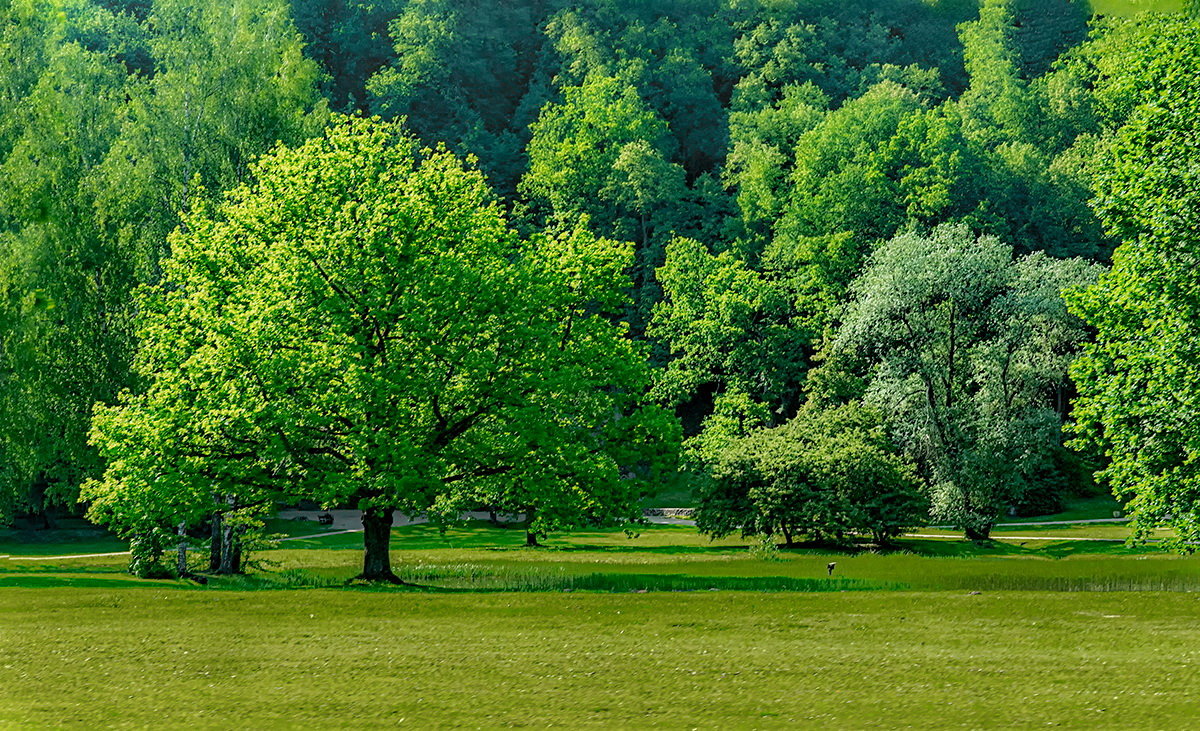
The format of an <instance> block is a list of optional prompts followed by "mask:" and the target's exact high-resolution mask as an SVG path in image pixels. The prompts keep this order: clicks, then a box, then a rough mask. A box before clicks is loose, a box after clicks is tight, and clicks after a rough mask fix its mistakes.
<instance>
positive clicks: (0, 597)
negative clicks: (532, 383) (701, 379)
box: [0, 588, 1200, 728]
mask: <svg viewBox="0 0 1200 731" xmlns="http://www.w3.org/2000/svg"><path fill="white" fill-rule="evenodd" d="M1198 614H1200V596H1198V595H1194V594H1187V593H1161V594H1135V593H1090V594H1089V593H1050V592H997V593H992V592H984V593H982V594H978V595H972V594H968V593H965V592H925V593H913V592H847V593H837V592H835V593H822V594H803V593H802V594H795V593H744V592H692V593H685V594H670V593H649V594H629V593H624V594H603V593H568V594H564V593H544V594H510V593H504V594H486V593H485V594H478V593H471V594H427V593H412V592H400V593H379V592H365V591H353V590H351V591H328V590H314V591H297V592H287V593H283V594H281V593H279V592H231V591H221V592H214V591H164V590H161V589H159V588H138V589H66V588H57V589H6V590H4V591H2V592H0V628H2V630H0V632H2V633H3V642H0V726H18V727H44V726H49V725H55V726H59V725H66V726H75V727H91V728H94V727H100V726H125V727H138V726H148V725H149V726H155V727H171V726H189V727H228V726H236V727H242V728H248V727H276V726H292V727H294V726H298V725H305V724H310V725H313V726H317V727H367V726H374V725H378V724H384V723H386V724H389V725H391V724H398V723H401V722H403V723H404V724H405V725H412V726H416V727H422V726H432V725H456V726H468V727H479V726H483V727H495V726H506V725H522V726H548V725H561V726H567V727H582V726H592V727H624V728H630V727H637V726H669V727H680V728H682V727H696V726H699V727H710V728H713V727H734V728H751V727H775V728H779V727H790V726H797V725H806V726H810V727H825V728H833V727H842V728H868V727H919V728H946V727H976V728H981V727H988V728H996V727H1021V728H1029V727H1033V726H1043V725H1056V726H1064V727H1069V728H1172V727H1174V728H1181V727H1184V726H1186V725H1189V724H1191V723H1193V722H1194V720H1195V712H1196V700H1195V688H1196V687H1197V682H1198V681H1200V673H1198V672H1197V669H1198V668H1200V625H1198V624H1197V623H1196V621H1195V619H1196V617H1197V616H1198Z"/></svg>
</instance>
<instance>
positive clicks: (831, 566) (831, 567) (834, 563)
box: [825, 561, 837, 576]
mask: <svg viewBox="0 0 1200 731" xmlns="http://www.w3.org/2000/svg"><path fill="white" fill-rule="evenodd" d="M836 568H837V561H832V562H830V564H829V565H828V566H826V567H825V570H826V571H828V572H829V575H830V576H833V570H834V569H836Z"/></svg>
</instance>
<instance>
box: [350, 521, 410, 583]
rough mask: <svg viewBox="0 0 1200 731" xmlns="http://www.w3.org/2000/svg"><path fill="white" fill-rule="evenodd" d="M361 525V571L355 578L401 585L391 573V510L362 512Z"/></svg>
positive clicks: (398, 579)
mask: <svg viewBox="0 0 1200 731" xmlns="http://www.w3.org/2000/svg"><path fill="white" fill-rule="evenodd" d="M362 523H363V570H362V573H361V574H359V575H358V577H357V578H359V579H362V580H363V581H386V582H388V583H392V584H402V583H404V582H402V581H401V580H400V578H399V577H398V576H396V575H395V574H394V573H392V556H391V553H390V550H391V543H392V510H391V509H384V508H371V509H370V510H364V511H363V514H362Z"/></svg>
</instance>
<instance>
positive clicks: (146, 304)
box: [86, 119, 671, 581]
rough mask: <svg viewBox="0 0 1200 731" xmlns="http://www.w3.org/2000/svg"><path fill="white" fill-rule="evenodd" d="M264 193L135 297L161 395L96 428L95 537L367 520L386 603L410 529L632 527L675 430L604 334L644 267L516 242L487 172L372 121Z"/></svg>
mask: <svg viewBox="0 0 1200 731" xmlns="http://www.w3.org/2000/svg"><path fill="white" fill-rule="evenodd" d="M253 179H254V182H253V183H252V184H250V185H249V186H247V187H244V188H241V189H239V190H238V191H237V192H236V193H234V194H233V195H232V196H231V197H229V199H228V200H227V201H226V202H225V203H223V204H221V205H220V206H218V207H216V208H211V209H210V208H207V207H206V208H202V209H201V210H198V211H196V212H194V213H192V214H190V215H187V216H185V218H184V225H183V226H182V227H181V228H180V230H179V231H178V232H176V234H175V235H174V237H173V239H172V244H173V251H174V253H173V255H172V257H171V258H169V259H168V260H166V262H165V265H164V281H163V283H162V284H161V285H160V286H155V287H149V288H146V289H144V290H143V291H142V293H141V295H140V298H139V302H140V305H141V309H142V313H143V314H142V316H141V320H140V328H139V332H140V337H141V342H142V346H141V348H140V350H139V352H138V359H137V370H138V372H139V373H140V374H141V375H142V376H143V377H144V378H145V379H146V383H147V386H146V388H145V389H144V390H142V391H140V392H138V393H136V394H129V395H127V396H126V397H125V398H124V399H123V401H122V403H121V404H120V405H118V406H116V407H113V408H102V409H100V410H99V412H98V414H97V418H96V423H95V441H96V443H97V444H98V445H99V446H100V447H101V449H102V451H103V452H104V454H105V455H106V456H107V457H108V459H109V469H108V471H107V473H106V474H105V476H104V479H103V480H100V481H97V482H94V483H91V484H89V485H88V487H87V490H86V494H87V497H89V498H90V499H91V500H92V501H93V504H92V509H91V514H92V515H93V516H94V517H96V518H99V519H102V520H105V521H107V522H109V523H111V524H114V525H116V526H118V527H119V528H121V529H123V530H125V531H133V530H137V529H138V528H139V527H141V526H139V524H140V523H144V522H145V521H146V520H150V521H151V522H158V523H162V522H164V521H169V524H170V525H174V524H175V522H181V521H182V522H186V521H188V520H195V519H197V518H198V517H199V516H201V515H203V514H204V513H205V512H206V511H207V510H210V509H211V508H212V504H213V503H214V501H219V500H221V499H223V498H225V497H228V496H232V497H234V498H236V499H237V500H238V501H239V503H240V504H253V503H255V502H258V501H261V500H263V499H266V498H267V497H270V496H282V495H287V496H291V497H308V498H312V499H316V500H318V501H320V502H321V503H323V504H326V505H334V504H351V505H354V506H355V507H358V508H360V509H361V510H362V511H363V527H364V529H365V536H364V546H365V551H364V559H363V571H362V578H364V579H367V580H393V581H394V580H396V577H395V575H394V573H393V572H392V569H391V564H390V558H389V552H388V546H389V535H390V528H391V525H392V517H393V512H394V511H395V510H401V511H403V512H405V513H406V514H410V515H413V514H421V513H430V512H433V513H453V512H456V511H457V510H458V509H459V508H461V506H462V503H463V500H464V499H466V498H468V497H477V496H487V497H493V498H497V499H494V500H492V501H491V502H493V503H499V504H501V505H503V506H504V507H509V506H512V507H520V508H521V509H523V510H526V511H527V512H529V513H530V514H531V515H532V516H533V520H532V524H531V526H530V529H531V532H532V533H534V534H536V533H538V532H542V531H545V530H548V529H550V528H553V527H559V526H562V525H570V524H573V523H577V522H579V521H581V520H605V519H607V520H628V519H631V518H633V517H634V514H633V507H632V506H633V503H634V501H635V500H636V498H637V497H638V496H639V495H640V490H641V485H642V484H643V482H642V480H643V479H647V478H651V477H652V476H653V470H654V468H655V467H656V466H658V465H661V463H662V460H661V458H659V457H657V456H656V455H661V454H663V453H667V454H669V453H670V450H669V449H667V448H666V447H667V446H668V445H669V441H670V439H669V437H670V436H671V428H670V423H671V422H670V419H669V418H667V416H666V415H665V414H663V412H661V411H659V410H658V409H656V408H654V407H650V406H644V405H642V403H641V399H642V396H643V394H644V393H645V391H646V388H647V377H648V373H647V370H646V366H645V362H644V360H645V359H644V355H643V354H641V353H640V351H639V349H638V348H637V347H636V346H635V345H634V344H633V342H632V341H631V340H630V339H629V338H628V337H627V334H626V331H625V328H624V326H623V325H618V324H614V323H613V322H612V318H611V316H607V315H608V313H610V312H611V311H612V310H613V309H614V308H617V307H619V306H620V303H621V294H622V293H623V292H624V290H625V288H626V287H627V286H628V284H627V281H626V280H625V277H624V275H623V271H624V269H625V268H626V267H627V266H628V264H629V261H630V257H631V255H632V252H631V250H630V247H629V246H624V245H617V244H614V243H611V242H604V241H597V240H596V239H594V237H592V236H590V235H589V234H587V233H586V232H585V231H583V230H579V229H576V230H572V231H570V232H568V233H564V234H562V235H561V236H558V237H552V238H537V239H534V240H532V241H528V242H525V241H521V240H520V239H519V238H518V237H517V236H516V235H515V234H514V233H513V232H512V231H511V230H510V228H509V227H508V225H507V223H506V221H505V219H504V218H503V216H502V214H501V212H500V207H499V204H498V202H497V200H496V199H495V198H494V196H493V195H492V193H491V192H490V190H489V189H488V187H487V185H486V183H485V182H484V179H483V176H482V175H481V174H480V173H479V172H478V171H476V170H474V169H471V168H468V167H465V166H464V165H463V163H462V162H461V161H460V160H458V159H457V158H456V157H454V156H453V155H451V154H450V153H448V152H445V151H433V152H430V151H428V150H425V151H422V150H419V149H418V147H417V143H416V142H415V141H413V139H412V138H410V137H409V136H407V135H406V134H405V133H404V132H403V131H402V129H401V128H400V127H399V126H397V125H393V124H388V123H381V122H378V121H373V120H354V119H350V120H346V121H343V122H340V123H339V124H337V125H335V126H334V127H333V128H332V129H331V130H330V131H329V132H328V133H327V135H326V136H325V137H323V138H320V139H316V140H313V141H311V142H309V143H307V144H305V145H303V146H301V147H299V148H296V149H289V148H286V147H285V148H281V149H279V150H277V151H276V152H274V153H272V154H271V155H269V156H267V157H265V158H264V159H263V160H262V161H260V162H259V163H257V164H256V165H255V166H254V168H253ZM664 438H666V440H665V441H666V443H664ZM667 466H669V465H667ZM639 478H641V479H639Z"/></svg>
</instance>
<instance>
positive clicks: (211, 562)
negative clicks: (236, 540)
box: [208, 513, 224, 573]
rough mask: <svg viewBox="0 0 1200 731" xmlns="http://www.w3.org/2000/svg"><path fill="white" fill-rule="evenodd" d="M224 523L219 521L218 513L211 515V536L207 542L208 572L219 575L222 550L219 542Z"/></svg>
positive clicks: (222, 547)
mask: <svg viewBox="0 0 1200 731" xmlns="http://www.w3.org/2000/svg"><path fill="white" fill-rule="evenodd" d="M223 524H224V521H223V520H222V519H221V514H220V513H213V516H212V536H211V537H210V538H209V541H208V570H209V571H211V572H213V573H219V572H220V570H221V552H222V550H224V546H222V545H221V544H222V541H221V533H222V531H221V528H222V525H223Z"/></svg>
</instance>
